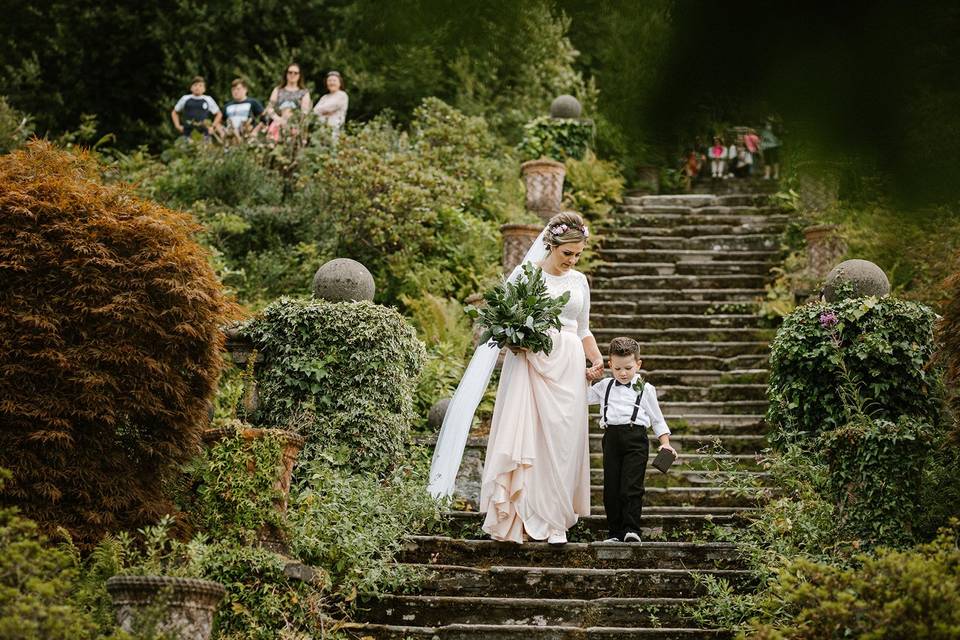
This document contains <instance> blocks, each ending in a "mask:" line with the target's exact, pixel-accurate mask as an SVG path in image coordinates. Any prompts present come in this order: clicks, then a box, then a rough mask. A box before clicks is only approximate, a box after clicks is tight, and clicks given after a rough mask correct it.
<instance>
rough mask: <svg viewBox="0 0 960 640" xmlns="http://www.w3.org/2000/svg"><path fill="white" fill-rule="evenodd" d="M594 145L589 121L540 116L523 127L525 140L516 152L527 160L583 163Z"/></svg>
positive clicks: (591, 125) (591, 124) (591, 126)
mask: <svg viewBox="0 0 960 640" xmlns="http://www.w3.org/2000/svg"><path fill="white" fill-rule="evenodd" d="M592 141H593V123H592V122H590V121H589V120H571V119H567V118H551V117H550V116H540V117H538V118H534V119H533V120H531V121H530V122H528V123H527V124H525V125H523V140H521V141H520V145H519V146H518V147H517V150H518V151H519V152H520V155H521V156H522V157H523V159H524V160H535V159H537V158H550V159H552V160H557V161H559V162H563V161H565V160H566V159H567V158H573V159H575V160H580V159H582V158H583V157H584V154H586V152H587V149H589V148H590V144H591V142H592Z"/></svg>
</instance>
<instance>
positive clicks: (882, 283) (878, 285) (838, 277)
mask: <svg viewBox="0 0 960 640" xmlns="http://www.w3.org/2000/svg"><path fill="white" fill-rule="evenodd" d="M841 282H849V283H850V284H851V285H852V286H853V293H852V294H850V295H844V296H843V297H854V298H865V297H868V296H877V297H880V296H885V295H887V294H888V293H890V280H889V279H888V278H887V274H885V273H884V272H883V269H881V268H880V267H878V266H877V265H875V264H874V263H872V262H870V261H869V260H846V261H844V262H841V263H840V264H838V265H837V266H835V267H834V268H833V269H832V270H831V271H830V273H828V274H827V279H826V283H825V284H824V286H823V298H824V300H826V301H827V302H836V301H837V300H839V299H842V298H841V295H842V292H838V291H837V288H838V285H839V284H840V283H841Z"/></svg>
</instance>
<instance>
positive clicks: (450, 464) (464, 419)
mask: <svg viewBox="0 0 960 640" xmlns="http://www.w3.org/2000/svg"><path fill="white" fill-rule="evenodd" d="M546 231H547V229H546V227H544V229H543V231H541V232H540V235H539V236H537V239H536V240H534V241H533V245H531V246H530V248H529V249H528V250H527V253H526V255H525V256H524V257H523V260H522V261H521V262H520V264H519V265H517V267H516V268H515V269H514V270H513V272H512V273H511V274H510V277H509V278H507V280H508V281H509V282H513V281H514V280H516V279H517V277H518V276H519V275H520V273H522V270H523V265H524V264H526V263H528V262H530V263H536V262H540V261H542V260H543V259H544V258H546V257H547V249H546V247H544V244H543V237H544V234H545V233H546ZM491 345H492V346H491ZM499 356H500V349H498V348H497V346H496V343H493V342H492V341H491V342H487V343H485V344H481V345H477V349H476V351H474V352H473V357H472V358H471V359H470V364H469V365H467V370H466V371H465V372H464V374H463V378H461V379H460V384H459V385H457V390H456V391H455V392H454V394H453V398H451V399H450V404H449V405H447V412H446V414H445V415H444V416H443V426H442V427H441V428H440V434H439V435H438V436H437V446H436V448H435V449H434V450H433V462H432V463H431V464H430V484H429V485H428V486H427V490H428V491H429V492H430V495H432V496H433V497H435V498H440V497H444V496H450V495H452V494H453V487H454V483H455V482H456V479H457V471H459V470H460V461H461V460H462V459H463V449H464V447H465V446H466V445H467V436H468V435H469V433H470V425H471V424H473V414H474V413H476V411H477V405H478V404H480V400H481V398H483V393H484V392H485V391H486V390H487V384H489V383H490V375H491V374H492V373H493V368H494V367H495V366H496V364H497V358H498V357H499Z"/></svg>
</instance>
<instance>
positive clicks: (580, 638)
mask: <svg viewBox="0 0 960 640" xmlns="http://www.w3.org/2000/svg"><path fill="white" fill-rule="evenodd" d="M337 628H338V629H339V630H341V631H343V632H344V633H348V634H350V635H351V636H352V637H354V638H360V639H361V640H370V639H371V638H372V639H374V640H417V639H419V638H429V639H430V640H529V639H530V638H531V636H532V637H534V638H536V639H537V640H584V639H586V640H621V639H624V640H626V639H628V638H650V639H651V640H652V639H656V640H717V639H723V638H732V637H733V633H731V632H729V631H721V630H711V629H696V628H685V627H684V628H670V627H659V626H658V627H585V628H582V627H573V626H529V625H506V624H504V625H495V624H451V625H446V626H438V627H417V626H406V625H379V624H364V623H353V622H348V623H343V624H340V625H338V626H337Z"/></svg>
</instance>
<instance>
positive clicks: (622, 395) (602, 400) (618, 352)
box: [587, 337, 677, 542]
mask: <svg viewBox="0 0 960 640" xmlns="http://www.w3.org/2000/svg"><path fill="white" fill-rule="evenodd" d="M609 356H610V371H611V372H612V373H613V378H604V379H602V380H600V381H599V382H595V383H594V384H593V385H592V386H591V387H590V390H589V392H588V393H587V402H588V403H589V404H599V405H600V426H601V427H602V428H603V429H604V431H605V433H604V434H603V508H604V510H605V511H606V514H607V528H608V529H609V532H610V533H609V535H610V537H609V539H608V540H607V542H640V512H641V511H642V509H643V493H644V489H643V480H644V474H646V472H647V458H648V457H649V455H650V444H649V442H648V441H647V427H652V428H653V433H654V434H655V435H656V436H657V438H658V439H659V440H660V448H661V449H666V450H667V451H669V452H670V453H672V454H673V456H674V457H676V456H677V452H676V450H675V449H674V448H673V447H671V446H670V429H668V428H667V423H666V421H665V420H664V419H663V413H661V412H660V405H659V404H657V390H656V389H655V388H654V387H653V385H652V384H648V383H646V382H644V381H643V378H641V377H640V375H639V373H638V372H639V371H640V365H641V363H642V360H640V345H639V344H637V341H636V340H633V339H632V338H622V337H621V338H614V339H613V340H611V341H610V350H609Z"/></svg>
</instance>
